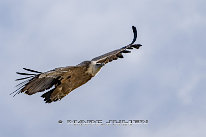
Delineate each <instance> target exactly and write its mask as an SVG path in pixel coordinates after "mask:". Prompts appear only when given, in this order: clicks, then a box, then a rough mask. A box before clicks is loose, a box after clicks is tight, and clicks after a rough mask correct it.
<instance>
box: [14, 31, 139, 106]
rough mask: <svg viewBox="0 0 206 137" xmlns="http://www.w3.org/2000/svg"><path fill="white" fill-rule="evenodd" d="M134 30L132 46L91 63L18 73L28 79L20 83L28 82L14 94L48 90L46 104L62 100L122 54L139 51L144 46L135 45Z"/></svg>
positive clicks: (104, 55) (96, 58) (93, 60)
mask: <svg viewBox="0 0 206 137" xmlns="http://www.w3.org/2000/svg"><path fill="white" fill-rule="evenodd" d="M132 28H133V32H134V39H133V41H132V43H131V44H129V45H127V46H125V47H122V48H120V49H117V50H114V51H112V52H109V53H106V54H103V55H101V56H98V57H95V58H93V59H92V60H91V61H83V62H82V63H80V64H78V65H76V66H68V67H61V68H56V69H54V70H51V71H48V72H44V73H42V72H38V71H35V70H31V69H26V68H24V70H26V71H29V72H32V73H20V72H17V74H20V75H26V76H27V77H25V78H20V79H17V80H18V81H19V80H24V79H26V81H23V82H21V83H20V84H18V85H17V86H19V88H18V89H17V90H16V91H14V92H13V93H15V92H16V94H19V93H26V94H28V95H32V94H35V93H37V92H42V91H45V90H48V91H47V92H46V93H44V94H43V95H42V97H43V98H44V101H45V102H46V103H51V102H55V101H57V100H61V99H62V98H63V97H65V96H66V95H67V94H69V93H70V92H71V91H72V90H74V89H76V88H78V87H79V86H81V85H83V84H85V83H86V82H88V81H89V80H90V79H91V78H92V77H94V76H95V75H96V74H97V73H98V72H99V70H100V69H101V68H102V67H103V66H104V65H105V64H107V63H108V62H111V61H113V60H117V59H118V58H123V55H122V53H130V52H131V51H129V49H133V48H136V49H138V48H139V47H140V46H142V45H141V44H133V43H134V42H135V41H136V37H137V32H136V28H135V27H132ZM16 94H15V95H16ZM15 95H14V96H15Z"/></svg>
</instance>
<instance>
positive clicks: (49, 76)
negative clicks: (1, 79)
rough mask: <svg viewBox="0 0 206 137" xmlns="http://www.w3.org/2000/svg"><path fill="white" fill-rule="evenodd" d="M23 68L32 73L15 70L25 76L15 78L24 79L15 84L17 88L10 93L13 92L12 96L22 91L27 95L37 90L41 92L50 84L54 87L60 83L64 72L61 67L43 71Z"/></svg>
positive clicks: (49, 86) (48, 87)
mask: <svg viewBox="0 0 206 137" xmlns="http://www.w3.org/2000/svg"><path fill="white" fill-rule="evenodd" d="M23 69H24V70H27V71H29V72H33V73H21V72H17V74H19V75H23V76H26V77H23V78H19V79H16V81H21V80H25V81H23V82H21V83H19V84H18V85H17V88H18V89H17V90H16V91H14V92H12V93H11V94H14V93H15V94H14V96H15V95H16V94H19V93H23V92H24V93H26V94H28V95H32V94H35V93H37V92H42V91H45V90H47V89H50V88H51V87H52V86H55V87H56V86H58V85H59V84H60V83H61V78H62V76H63V74H64V73H65V72H66V71H65V70H62V69H61V68H57V69H54V70H51V71H48V72H45V73H42V72H38V71H35V70H31V69H27V68H23Z"/></svg>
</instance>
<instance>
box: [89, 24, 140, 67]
mask: <svg viewBox="0 0 206 137" xmlns="http://www.w3.org/2000/svg"><path fill="white" fill-rule="evenodd" d="M132 30H133V33H134V38H133V41H132V42H131V43H130V44H129V45H127V46H125V47H122V48H120V49H117V50H114V51H111V52H109V53H106V54H104V55H101V56H98V57H96V58H93V59H92V61H96V62H97V63H104V64H106V63H108V62H111V61H113V60H117V59H118V58H123V55H122V53H130V52H131V51H130V49H133V48H136V49H139V47H140V46H142V45H141V44H134V42H135V41H136V39H137V29H136V27H134V26H132Z"/></svg>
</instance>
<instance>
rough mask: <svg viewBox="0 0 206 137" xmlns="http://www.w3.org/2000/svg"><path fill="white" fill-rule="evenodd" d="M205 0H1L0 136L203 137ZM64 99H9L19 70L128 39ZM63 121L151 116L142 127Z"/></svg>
mask: <svg viewBox="0 0 206 137" xmlns="http://www.w3.org/2000/svg"><path fill="white" fill-rule="evenodd" d="M205 5H206V1H205V0H164V1H163V0H156V1H152V0H145V1H140V0H127V1H123V0H118V1H116V0H113V1H109V0H104V1H96V0H86V1H83V0H59V1H53V0H52V1H51V0H44V1H41V0H35V1H34V0H33V1H26V0H19V1H12V0H1V1H0V18H1V21H0V41H1V46H0V53H1V54H0V61H1V64H2V65H1V68H0V70H1V79H0V83H1V92H0V95H1V100H0V106H1V119H0V120H1V124H0V129H1V132H0V136H2V137H3V136H7V137H10V136H17V137H27V136H30V137H36V136H50V137H56V136H73V137H75V136H77V137H79V136H84V137H91V136H98V137H104V136H118V137H124V136H128V137H134V136H138V135H139V136H141V137H150V136H154V137H173V136H176V137H182V136H187V137H195V136H198V137H204V136H205V134H206V131H205V126H206V124H205V123H206V119H205V115H206V100H205V98H206V91H205V89H206V85H205V82H206V62H205V59H206V55H205V51H206V48H205V43H206V39H205V31H206V10H205ZM132 25H134V26H136V27H137V30H138V40H137V43H140V44H142V45H143V46H142V47H141V48H140V49H139V50H133V51H132V53H130V54H127V55H125V58H124V59H121V60H118V61H114V62H112V63H109V64H108V65H106V66H105V67H104V68H103V69H102V70H101V72H100V73H98V75H97V76H96V77H95V78H93V79H92V80H91V81H89V82H88V83H87V84H85V85H83V86H82V87H80V88H78V89H76V90H74V91H73V92H72V93H70V94H69V95H68V96H67V97H65V98H64V99H62V100H61V101H60V102H56V103H52V104H45V103H44V102H43V99H42V98H41V97H40V96H41V94H42V93H39V94H36V95H33V96H28V95H25V94H19V95H18V96H16V97H15V98H13V97H12V96H9V93H11V92H12V91H14V90H15V85H16V84H17V82H15V81H14V80H15V79H16V78H18V76H17V74H15V72H16V71H22V68H23V67H27V68H31V69H35V70H39V71H47V70H50V69H53V68H55V67H62V66H68V65H76V64H78V63H80V62H81V61H84V60H89V59H92V58H93V57H96V56H98V55H100V54H104V53H106V52H108V51H111V50H114V49H117V48H120V47H122V46H125V45H127V44H128V43H130V42H131V40H132V37H133V34H132V30H131V26H132ZM60 119H61V120H63V121H66V120H68V119H85V120H86V119H102V120H109V119H117V120H118V119H126V120H127V119H148V120H149V124H147V125H133V126H71V125H67V124H65V123H64V124H62V125H60V124H58V123H57V121H58V120H60Z"/></svg>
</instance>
